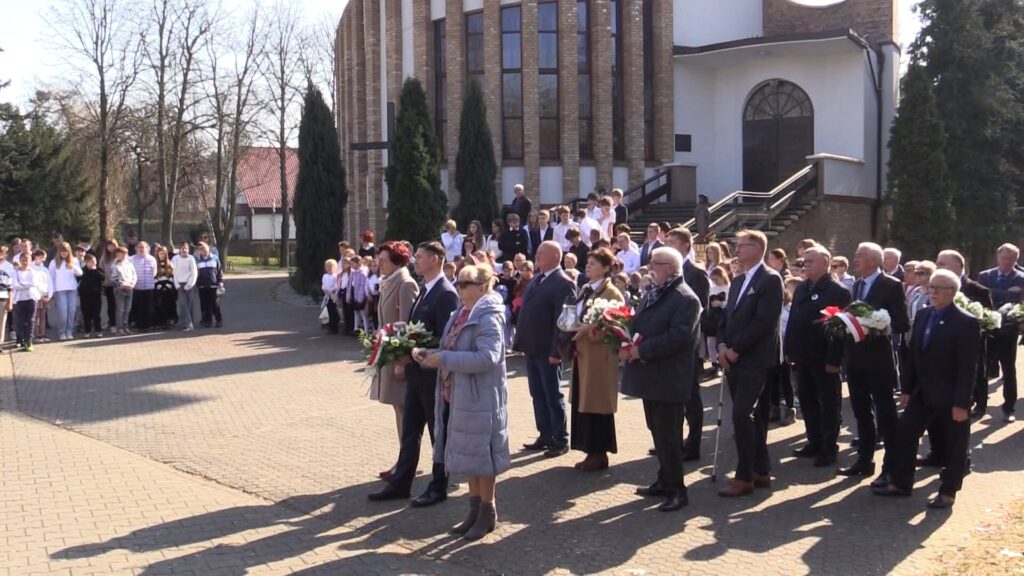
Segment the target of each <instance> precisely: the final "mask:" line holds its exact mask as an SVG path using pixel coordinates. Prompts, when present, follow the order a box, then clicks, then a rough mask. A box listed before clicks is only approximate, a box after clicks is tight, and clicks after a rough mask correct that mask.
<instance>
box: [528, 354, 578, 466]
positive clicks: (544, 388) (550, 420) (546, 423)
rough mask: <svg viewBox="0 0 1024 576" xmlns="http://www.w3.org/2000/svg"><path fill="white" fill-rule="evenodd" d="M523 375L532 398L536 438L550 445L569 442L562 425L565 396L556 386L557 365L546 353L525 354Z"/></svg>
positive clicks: (563, 422) (557, 383)
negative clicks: (538, 437)
mask: <svg viewBox="0 0 1024 576" xmlns="http://www.w3.org/2000/svg"><path fill="white" fill-rule="evenodd" d="M526 379H527V382H529V384H530V396H531V397H532V398H533V418H534V420H535V422H536V424H537V432H538V433H539V434H540V439H541V440H542V441H544V442H547V443H549V444H551V445H552V446H565V445H566V444H568V443H569V432H568V431H567V430H566V426H565V396H564V395H563V394H562V390H561V388H559V381H558V366H557V365H554V364H550V363H548V357H547V356H537V355H533V354H527V355H526Z"/></svg>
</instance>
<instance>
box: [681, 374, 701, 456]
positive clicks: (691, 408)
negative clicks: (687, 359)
mask: <svg viewBox="0 0 1024 576" xmlns="http://www.w3.org/2000/svg"><path fill="white" fill-rule="evenodd" d="M703 365H704V362H703V360H699V359H698V360H697V361H696V362H694V364H693V388H692V389H691V392H690V398H689V399H688V400H687V401H686V403H685V404H683V411H684V416H685V417H686V424H687V427H688V428H689V430H688V432H687V433H686V440H685V441H684V443H683V446H684V449H685V450H686V452H687V453H690V454H700V440H701V435H702V434H703V432H704V400H703V399H702V398H701V397H700V370H701V367H703Z"/></svg>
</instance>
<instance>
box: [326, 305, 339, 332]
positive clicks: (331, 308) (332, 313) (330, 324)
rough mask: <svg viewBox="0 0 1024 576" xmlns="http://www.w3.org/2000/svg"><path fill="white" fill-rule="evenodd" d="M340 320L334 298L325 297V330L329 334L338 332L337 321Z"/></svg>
mask: <svg viewBox="0 0 1024 576" xmlns="http://www.w3.org/2000/svg"><path fill="white" fill-rule="evenodd" d="M340 321H341V316H339V315H338V305H337V304H336V303H335V302H334V300H332V299H330V298H328V299H327V331H328V332H330V333H331V334H337V333H338V322H340Z"/></svg>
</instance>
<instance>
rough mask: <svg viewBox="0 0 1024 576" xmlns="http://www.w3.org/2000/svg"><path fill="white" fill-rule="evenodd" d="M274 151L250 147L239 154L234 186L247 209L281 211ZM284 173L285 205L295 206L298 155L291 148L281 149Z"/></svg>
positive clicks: (278, 161)
mask: <svg viewBox="0 0 1024 576" xmlns="http://www.w3.org/2000/svg"><path fill="white" fill-rule="evenodd" d="M280 161H281V160H280V158H279V157H278V149H277V148H272V147H262V146H252V147H248V148H245V149H244V151H243V152H242V160H241V162H239V164H238V185H239V187H241V189H242V194H244V195H245V201H246V202H247V203H248V204H249V207H250V208H270V207H271V206H275V207H277V209H279V210H280V209H281V175H280V170H281V168H280V166H281V164H280ZM285 169H286V174H287V178H288V205H289V207H290V206H293V205H294V204H295V202H294V198H295V180H296V178H297V177H298V174H299V154H298V151H297V150H295V149H294V148H287V149H285Z"/></svg>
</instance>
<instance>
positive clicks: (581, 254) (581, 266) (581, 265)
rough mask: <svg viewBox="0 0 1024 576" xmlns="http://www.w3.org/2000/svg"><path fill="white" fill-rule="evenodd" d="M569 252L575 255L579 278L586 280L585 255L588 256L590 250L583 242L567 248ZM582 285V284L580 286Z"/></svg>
mask: <svg viewBox="0 0 1024 576" xmlns="http://www.w3.org/2000/svg"><path fill="white" fill-rule="evenodd" d="M569 252H572V253H573V254H575V255H576V269H577V270H579V271H580V277H581V278H586V274H587V255H588V254H590V248H587V245H586V244H584V243H583V242H580V243H579V244H577V245H575V246H571V247H570V248H569ZM581 285H582V284H581Z"/></svg>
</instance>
